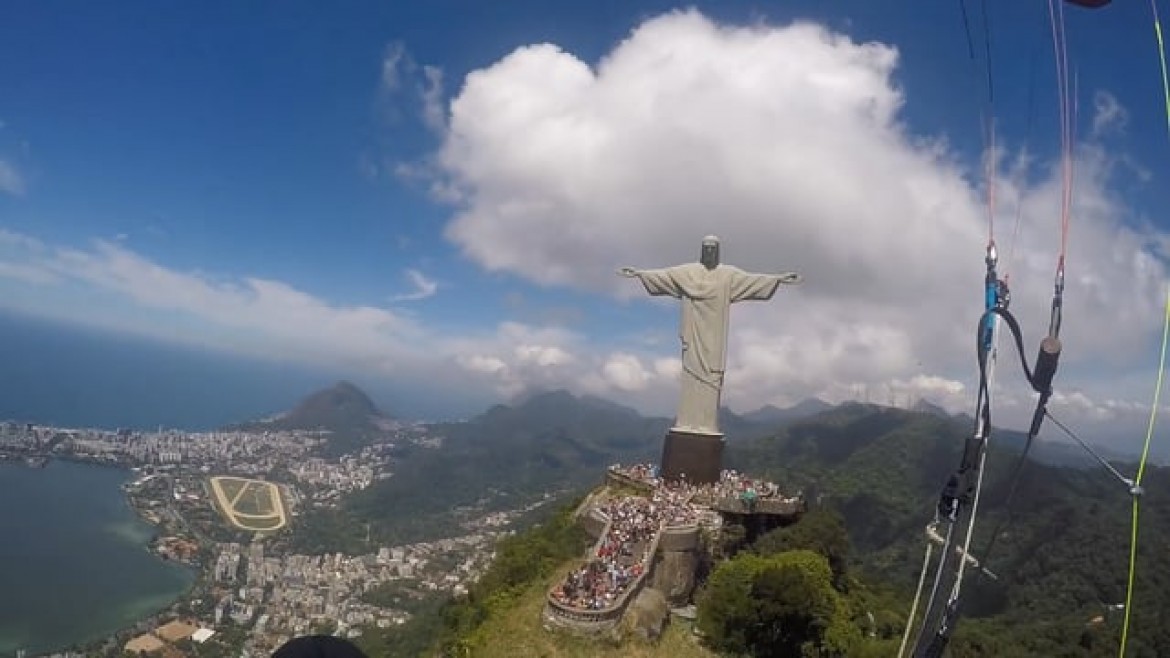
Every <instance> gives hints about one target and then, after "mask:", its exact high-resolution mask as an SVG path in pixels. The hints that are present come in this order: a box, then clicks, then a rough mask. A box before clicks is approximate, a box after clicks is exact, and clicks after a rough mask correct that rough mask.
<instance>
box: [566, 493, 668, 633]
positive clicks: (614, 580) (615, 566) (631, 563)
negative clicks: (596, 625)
mask: <svg viewBox="0 0 1170 658" xmlns="http://www.w3.org/2000/svg"><path fill="white" fill-rule="evenodd" d="M668 507H669V505H667V504H665V503H664V501H663V500H661V499H659V498H657V497H656V498H654V499H648V498H638V497H627V498H617V499H612V500H609V501H607V502H606V503H605V504H603V505H601V506H599V507H598V508H597V509H598V511H599V512H601V513H602V514H603V515H605V517H606V518H607V519H608V521H609V525H608V528H607V532H606V533H605V535H604V536H603V537H602V538H601V539H600V540H599V541H598V542H597V544H596V553H595V554H594V555H593V557H592V559H590V560H589V562H588V563H586V564H585V565H584V566H582V567H580V568H578V569H576V570H574V571H572V572H570V573H569V575H568V576H567V577H566V578H565V580H564V582H563V583H561V585H560V586H558V587H557V588H556V589H554V590H553V592H552V595H553V598H554V599H556V600H557V601H558V602H560V603H562V604H564V605H568V606H572V607H574V608H579V609H581V610H600V609H603V608H608V607H609V606H611V605H613V604H614V603H615V602H616V601H617V600H618V599H619V598H620V597H621V595H622V594H623V593H625V591H626V588H628V587H629V586H630V585H631V584H632V583H633V582H634V581H635V580H637V578H638V576H640V575H642V572H643V571H644V570H645V569H646V565H647V562H648V561H649V560H650V559H651V558H652V557H653V555H652V554H651V551H652V550H653V546H654V536H655V535H656V534H657V533H658V531H659V530H660V529H661V528H662V525H663V523H664V522H665V520H666V518H667V510H668Z"/></svg>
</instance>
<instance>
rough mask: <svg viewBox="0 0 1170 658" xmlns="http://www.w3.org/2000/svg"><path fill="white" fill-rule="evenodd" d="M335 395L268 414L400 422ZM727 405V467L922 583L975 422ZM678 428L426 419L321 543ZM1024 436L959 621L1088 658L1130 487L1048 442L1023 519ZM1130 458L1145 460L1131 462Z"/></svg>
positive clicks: (1155, 527) (432, 519)
mask: <svg viewBox="0 0 1170 658" xmlns="http://www.w3.org/2000/svg"><path fill="white" fill-rule="evenodd" d="M330 391H331V392H330ZM330 391H327V392H323V393H319V394H315V395H314V396H310V398H308V399H307V400H306V401H305V403H302V404H301V405H298V406H297V407H296V408H294V409H293V410H292V411H291V412H289V413H288V414H284V415H282V416H281V417H279V418H277V419H274V420H272V421H269V422H270V423H277V424H283V426H285V427H291V426H292V425H295V424H301V425H302V426H303V427H305V428H322V427H326V428H329V427H332V428H338V429H342V428H359V429H360V428H364V430H368V431H373V429H371V428H376V429H377V431H379V432H385V430H384V429H383V427H384V426H385V425H384V423H385V422H387V421H388V419H389V417H388V416H386V415H385V414H382V412H380V411H377V409H376V407H375V406H374V405H373V404H372V403H370V402H369V400H368V397H366V396H365V395H364V394H362V395H360V396H359V395H357V393H360V391H356V392H355V387H351V386H348V385H344V384H339V385H338V386H336V387H334V388H333V389H330ZM310 401H311V403H310ZM347 414H353V415H354V416H356V418H350V417H349V416H347ZM723 417H724V421H723V422H724V427H725V428H726V429H727V431H728V448H727V452H726V457H725V465H726V466H727V467H732V468H738V469H740V470H743V471H746V472H749V473H752V474H753V475H757V476H763V477H766V478H768V479H771V480H773V481H775V482H777V483H778V484H780V486H781V487H782V488H783V489H784V490H785V491H788V492H796V491H803V492H804V493H805V494H806V495H807V496H808V497H809V499H810V500H812V501H814V504H815V503H817V502H819V503H821V504H826V505H832V506H833V507H836V508H837V509H839V510H841V512H842V514H843V515H844V516H845V519H846V522H847V528H848V533H849V537H850V540H851V542H852V544H853V545H854V547H855V548H856V553H855V554H856V556H857V560H858V562H859V563H860V565H861V567H862V568H863V569H864V571H866V572H868V573H869V574H871V575H873V576H874V577H878V578H881V579H882V580H884V581H886V582H889V583H891V584H893V585H894V586H895V587H897V588H899V589H901V588H910V587H912V586H913V583H914V581H915V577H916V574H917V568H918V566H919V564H920V563H921V559H922V550H923V541H924V540H923V527H924V525H925V524H926V523H927V522H928V521H929V520H930V518H932V515H933V509H934V506H935V504H936V503H937V500H938V495H939V492H940V490H941V487H942V484H943V483H944V482H945V480H946V478H947V476H948V475H950V473H952V472H953V471H954V469H955V468H956V467H957V465H958V459H959V454H960V452H961V450H962V447H963V443H964V441H965V439H966V438H967V436H969V434H970V432H971V431H972V427H973V424H972V419H971V418H970V416H968V415H949V414H946V413H945V411H943V410H941V409H939V408H938V407H936V406H934V405H929V404H927V403H922V404H919V405H917V406H916V409H914V410H905V409H897V408H891V407H882V406H879V405H873V404H861V403H845V404H841V405H836V406H833V405H828V404H826V403H824V402H820V401H816V400H810V401H806V402H803V403H801V404H798V405H795V406H794V407H791V408H789V409H780V408H777V407H765V408H763V409H760V410H757V411H755V412H751V413H747V414H742V415H736V414H732V413H730V412H728V411H726V410H725V411H724V414H723ZM669 425H670V421H669V420H668V419H665V418H648V417H645V416H643V415H641V414H639V413H638V412H637V411H635V410H633V409H630V408H628V407H625V406H622V405H620V404H617V403H614V402H611V401H608V400H605V399H601V398H596V397H590V396H584V397H582V396H576V395H573V394H571V393H569V392H566V391H549V392H543V393H537V394H533V395H530V396H527V397H525V398H524V399H522V400H518V401H516V402H514V403H513V404H511V405H496V406H493V407H491V408H490V409H488V410H486V411H485V412H484V413H482V414H480V415H478V416H475V417H473V418H471V419H469V420H467V421H464V422H459V423H436V424H431V425H425V426H411V428H409V429H410V431H421V432H425V433H427V434H429V435H430V436H432V437H435V438H440V437H441V438H442V441H434V442H404V445H403V446H402V447H401V448H400V450H399V451H398V452H397V453H396V456H395V460H394V461H393V462H392V469H393V471H394V474H393V476H392V477H390V478H388V479H385V480H380V481H377V482H375V483H374V484H373V485H372V486H371V487H369V488H367V489H365V490H363V491H361V492H358V493H356V494H354V495H351V496H350V497H348V499H347V500H346V502H345V505H344V507H343V508H342V509H341V510H338V511H336V512H332V511H331V512H330V513H329V514H328V515H327V516H328V517H329V518H328V519H326V520H325V523H331V524H333V525H331V526H327V528H328V529H327V530H323V531H320V532H319V533H318V539H319V540H320V541H321V542H322V543H320V544H319V545H313V546H311V547H309V548H311V550H315V551H321V550H331V549H332V550H336V549H341V548H342V547H341V546H339V545H337V544H330V543H329V542H332V541H335V539H336V537H335V536H334V533H349V535H350V537H351V539H353V541H356V542H361V541H362V539H361V536H362V535H364V530H365V529H366V528H367V527H369V528H372V529H373V532H374V533H376V537H377V541H381V542H406V541H414V540H417V539H424V538H433V537H435V536H438V535H444V534H449V533H456V532H459V529H458V517H459V515H460V514H473V515H479V514H483V513H485V512H488V511H493V510H496V509H506V508H515V507H517V506H519V505H520V504H523V503H525V502H530V501H532V500H533V499H534V498H536V497H538V496H540V495H542V494H544V493H546V492H553V491H563V492H571V493H573V494H579V493H580V492H582V491H584V490H587V489H589V488H590V487H592V486H594V485H596V484H597V483H599V482H600V481H601V479H602V477H603V474H604V469H605V467H606V466H607V465H609V464H612V463H615V462H621V463H631V462H641V461H657V459H658V458H659V456H660V450H661V445H662V439H663V435H664V433H665V432H666V430H667V429H668V428H669ZM331 431H335V434H334V436H339V435H340V432H338V431H337V430H331ZM359 434H360V432H359ZM1023 440H1024V437H1023V436H1022V435H1020V433H1018V432H1010V431H1006V430H997V431H996V432H995V433H994V435H993V442H992V448H991V451H990V453H989V457H988V461H987V463H986V469H985V473H986V480H985V489H984V497H983V500H982V502H981V506H980V509H981V515H980V518H981V525H980V526H979V529H978V535H977V538H976V542H975V543H974V544H973V545H972V546H973V547H978V548H979V550H980V551H982V547H983V546H985V543H986V541H987V534H988V532H989V531H990V530H991V528H993V527H995V525H996V524H997V523H999V522H1000V521H1005V522H1006V523H1008V525H1007V526H1006V527H1007V531H1006V532H1005V533H1004V534H1003V535H1002V537H1001V538H1000V541H999V543H998V545H997V546H998V547H997V549H996V551H995V554H994V555H993V556H992V557H991V560H992V563H991V564H992V567H993V569H994V570H995V571H996V573H997V574H999V575H1000V581H998V582H996V583H979V584H976V585H973V586H972V589H971V594H970V596H969V598H968V599H967V601H966V604H965V613H964V614H965V615H966V617H965V619H964V621H963V624H962V625H961V626H960V632H961V633H963V634H964V635H965V636H966V637H968V638H969V640H964V641H971V642H975V643H980V642H983V643H984V645H985V646H989V647H994V650H993V651H991V653H988V654H980V655H1003V656H1017V655H1019V656H1023V655H1082V654H1073V653H1067V652H1065V648H1067V647H1069V646H1071V645H1070V644H1069V643H1070V642H1071V643H1073V644H1075V643H1076V642H1077V641H1081V642H1090V643H1095V644H1094V646H1101V647H1105V646H1107V645H1109V643H1110V642H1111V641H1112V640H1110V639H1109V637H1108V633H1112V632H1113V630H1111V629H1113V628H1114V627H1112V626H1103V627H1102V629H1101V630H1094V631H1091V633H1090V631H1085V632H1084V633H1089V635H1085V634H1084V633H1082V629H1084V628H1085V623H1086V621H1087V620H1088V619H1090V618H1092V617H1093V616H1094V615H1096V614H1098V612H1097V611H1098V610H1099V609H1103V608H1102V606H1103V605H1104V603H1108V602H1115V601H1117V600H1118V597H1119V596H1122V595H1123V593H1124V588H1123V585H1124V577H1125V564H1126V550H1127V548H1126V544H1125V541H1124V540H1125V538H1126V537H1128V525H1127V524H1128V520H1129V498H1128V495H1127V493H1126V491H1125V490H1124V487H1121V486H1120V485H1119V483H1117V482H1116V481H1114V480H1112V479H1111V477H1110V476H1109V475H1108V474H1106V473H1104V472H1103V470H1102V469H1100V468H1092V469H1087V468H1067V467H1063V466H1057V465H1052V464H1061V463H1075V464H1076V465H1077V466H1083V465H1087V464H1089V463H1091V462H1089V461H1088V460H1087V458H1085V457H1083V456H1081V453H1080V449H1079V448H1077V447H1076V446H1066V445H1064V444H1059V443H1055V442H1051V441H1038V442H1037V443H1036V445H1035V446H1034V447H1033V452H1032V455H1033V457H1034V458H1037V459H1040V458H1042V459H1044V460H1045V461H1048V462H1049V464H1042V463H1036V462H1037V459H1034V460H1032V463H1029V464H1028V465H1027V466H1026V470H1025V471H1024V472H1025V476H1024V477H1023V478H1022V479H1021V481H1020V484H1019V488H1018V491H1017V492H1016V495H1015V497H1014V500H1013V508H1012V509H1013V512H1012V514H1011V519H1012V520H1011V521H1010V522H1008V521H1007V519H1008V514H1007V510H1006V508H1005V500H1006V496H1007V491H1008V489H1009V484H1010V483H1009V474H1010V473H1011V472H1012V469H1013V467H1014V465H1015V463H1016V460H1017V459H1018V456H1019V452H1020V448H1021V447H1022V445H1023ZM435 446H437V447H435ZM1119 466H1120V468H1121V470H1122V471H1123V472H1127V473H1132V472H1133V471H1134V465H1133V464H1120V465H1119ZM1147 475H1148V477H1147V481H1148V482H1149V485H1148V486H1149V489H1148V493H1147V494H1146V495H1145V496H1144V497H1143V503H1142V504H1143V512H1142V514H1143V518H1144V519H1145V522H1144V525H1143V529H1142V533H1143V535H1142V537H1143V539H1142V541H1143V546H1144V548H1143V550H1144V551H1146V552H1147V553H1146V554H1147V555H1148V556H1149V558H1143V559H1144V561H1143V563H1142V569H1143V574H1144V575H1143V578H1144V579H1147V582H1149V583H1153V584H1156V583H1160V582H1168V581H1170V567H1167V566H1163V563H1162V562H1158V561H1157V560H1156V559H1154V558H1153V556H1154V555H1156V551H1157V550H1158V548H1157V547H1159V546H1162V545H1165V543H1166V542H1168V541H1170V506H1168V505H1167V503H1166V495H1165V492H1166V491H1170V470H1168V469H1163V468H1156V467H1155V468H1151V469H1149V470H1148V473H1147ZM367 524H368V525H367ZM362 546H364V544H362ZM980 557H982V555H981V556H980ZM1163 571H1165V572H1166V573H1163ZM1160 591H1161V590H1160V589H1159V588H1158V587H1156V585H1152V586H1150V587H1147V588H1146V589H1145V590H1141V589H1139V592H1138V598H1137V599H1135V607H1139V608H1140V609H1139V612H1138V616H1136V617H1135V627H1138V628H1141V629H1142V631H1141V632H1140V640H1139V642H1140V643H1141V644H1142V645H1143V649H1144V650H1145V651H1144V652H1143V651H1136V650H1135V653H1134V655H1170V653H1168V652H1170V627H1166V628H1167V630H1166V631H1165V632H1163V631H1160V630H1157V629H1159V628H1161V626H1159V623H1160V622H1158V619H1160V618H1161V616H1163V615H1164V614H1170V597H1165V599H1166V600H1164V597H1163V596H1162V595H1161V594H1160ZM967 633H976V634H977V635H974V636H972V635H966V634H967ZM978 633H983V634H984V635H978ZM1008 638H1010V640H1009V639H1008ZM1070 638H1073V639H1070ZM1078 639H1079V640H1078ZM1113 646H1114V648H1115V644H1114V645H1113ZM970 655H975V654H970ZM1084 655H1086V656H1089V655H1092V656H1096V655H1098V653H1086V654H1084ZM1101 655H1104V654H1101Z"/></svg>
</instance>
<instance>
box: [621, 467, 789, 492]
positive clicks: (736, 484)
mask: <svg viewBox="0 0 1170 658" xmlns="http://www.w3.org/2000/svg"><path fill="white" fill-rule="evenodd" d="M610 470H612V471H614V472H616V473H620V474H622V475H625V476H626V477H629V478H632V479H634V480H638V481H641V482H645V483H646V484H648V485H650V486H651V487H653V488H654V490H655V491H658V490H671V491H681V492H685V493H686V494H687V495H688V497H698V498H701V499H707V500H717V499H720V498H741V499H742V498H751V499H763V498H778V497H781V496H780V489H779V488H778V487H777V486H776V485H775V484H773V483H771V482H767V481H765V480H759V479H755V478H751V477H748V476H746V475H744V474H742V473H740V472H739V471H736V470H734V469H723V470H722V471H720V472H719V481H717V482H714V483H711V484H702V485H694V484H690V483H688V482H686V480H685V477H684V478H683V479H681V480H680V481H678V482H665V481H664V480H663V479H662V477H661V474H660V473H659V471H658V466H656V465H654V464H634V465H633V466H628V467H623V466H621V465H620V464H615V465H613V466H611V467H610Z"/></svg>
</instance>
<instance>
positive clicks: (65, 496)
mask: <svg viewBox="0 0 1170 658" xmlns="http://www.w3.org/2000/svg"><path fill="white" fill-rule="evenodd" d="M131 475H132V474H131V473H130V472H128V471H125V470H120V469H115V468H109V467H105V466H97V465H89V464H79V463H74V462H65V461H60V460H53V461H52V462H50V463H49V465H48V466H47V467H45V468H43V469H38V468H30V467H27V466H24V465H23V464H18V463H4V462H0V592H2V593H3V595H2V596H0V656H10V655H15V654H16V651H17V650H18V649H25V650H27V651H28V653H29V655H33V654H37V653H42V652H49V651H55V650H59V649H64V648H66V647H69V646H71V645H74V644H77V643H80V642H87V641H91V640H95V639H100V638H102V637H105V636H107V635H109V634H110V633H113V632H114V631H116V630H118V629H120V628H124V627H126V626H130V625H133V624H134V623H135V622H137V621H138V620H140V619H142V618H144V617H147V616H149V615H151V614H153V613H154V612H156V611H158V610H161V609H163V608H165V607H166V606H168V605H170V604H171V603H172V602H173V601H174V600H175V599H176V598H178V597H179V596H180V595H182V593H183V592H184V591H186V589H187V588H188V587H189V586H190V585H191V583H192V582H193V581H194V578H195V574H194V572H193V571H192V570H190V569H188V568H185V567H182V566H180V565H177V564H173V563H169V562H166V561H164V560H162V559H160V558H158V557H156V556H155V555H153V554H151V553H150V552H149V551H148V549H147V542H148V541H149V540H150V538H151V536H152V534H153V532H154V531H153V528H152V527H151V526H150V525H148V524H146V523H145V522H143V521H142V520H141V519H139V518H138V516H137V515H136V514H135V513H134V511H133V510H132V509H131V508H130V506H129V504H128V503H127V501H126V498H125V496H124V495H123V492H122V490H121V489H120V487H119V485H121V484H122V483H123V482H126V481H127V480H128V479H130V476H131Z"/></svg>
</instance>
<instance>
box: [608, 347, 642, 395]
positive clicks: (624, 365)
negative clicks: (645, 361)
mask: <svg viewBox="0 0 1170 658" xmlns="http://www.w3.org/2000/svg"><path fill="white" fill-rule="evenodd" d="M601 371H602V373H603V374H604V375H605V379H606V381H607V382H609V383H610V384H611V385H612V386H614V387H616V388H617V389H618V390H622V391H640V390H642V389H643V388H645V387H646V384H647V382H649V381H650V377H651V375H650V372H649V371H647V370H646V368H645V367H644V366H643V365H642V362H641V361H640V360H638V357H636V356H634V355H633V354H625V353H618V354H613V355H611V356H610V357H609V359H608V360H607V361H606V362H605V365H603V366H602V367H601Z"/></svg>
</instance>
